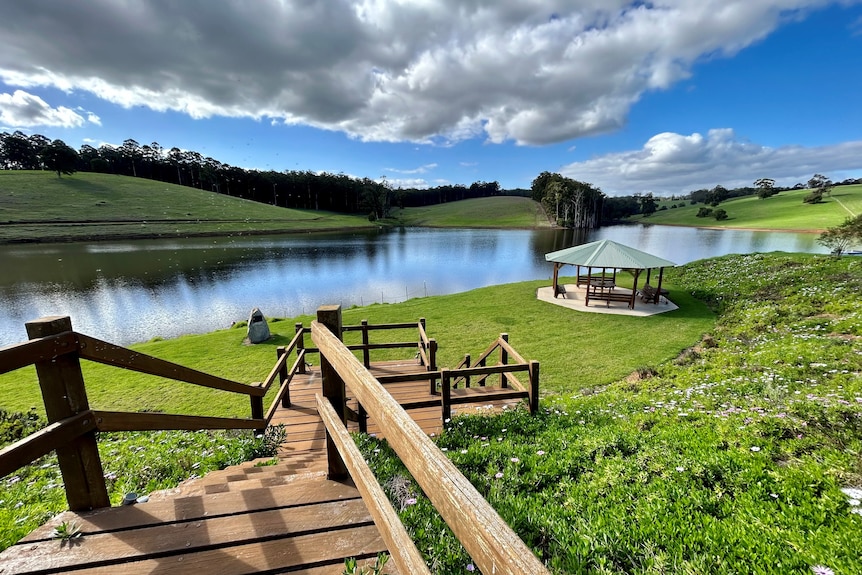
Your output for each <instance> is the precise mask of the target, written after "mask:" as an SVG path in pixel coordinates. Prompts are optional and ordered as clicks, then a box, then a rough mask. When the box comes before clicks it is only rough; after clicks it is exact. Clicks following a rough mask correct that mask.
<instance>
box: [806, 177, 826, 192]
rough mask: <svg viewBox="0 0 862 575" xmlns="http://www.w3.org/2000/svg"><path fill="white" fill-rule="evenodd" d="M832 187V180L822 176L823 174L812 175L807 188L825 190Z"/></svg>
mask: <svg viewBox="0 0 862 575" xmlns="http://www.w3.org/2000/svg"><path fill="white" fill-rule="evenodd" d="M831 185H832V180H830V179H829V178H827V177H826V176H824V175H823V174H814V175H813V176H812V177H811V179H810V180H808V187H809V188H811V189H812V190H813V189H817V188H825V187H828V186H831Z"/></svg>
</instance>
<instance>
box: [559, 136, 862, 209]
mask: <svg viewBox="0 0 862 575" xmlns="http://www.w3.org/2000/svg"><path fill="white" fill-rule="evenodd" d="M860 157H862V140H860V141H855V142H844V143H841V144H836V145H832V146H818V147H805V146H782V147H779V148H770V147H767V146H762V145H760V144H756V143H753V142H749V141H746V140H744V139H741V138H739V137H737V136H736V134H735V133H734V131H733V130H731V129H727V128H723V129H715V130H710V131H709V132H708V133H707V134H706V135H705V136H704V135H702V134H698V133H694V134H689V135H683V134H674V133H670V132H665V133H662V134H656V135H655V136H653V137H652V138H650V139H649V140H648V141H647V142H646V143H645V144H644V146H643V147H642V148H641V149H640V150H631V151H626V152H620V153H613V154H606V155H604V156H601V157H597V158H593V159H590V160H586V161H583V162H575V163H572V164H569V165H567V166H564V167H563V168H562V169H561V170H560V173H561V174H562V175H564V176H566V177H569V178H573V179H576V180H580V181H585V182H590V183H592V184H593V185H596V186H599V187H600V188H602V190H603V191H604V192H605V193H607V194H608V195H627V194H635V193H647V192H652V193H655V194H660V195H671V194H680V193H687V192H690V191H692V190H697V189H702V188H713V187H715V186H716V185H718V184H721V185H723V186H725V187H728V188H735V187H741V186H750V185H752V183H753V182H754V180H756V179H758V178H772V179H774V180H775V181H776V183H777V184H778V185H782V186H792V185H794V184H795V183H797V182H800V181H802V182H805V181H807V180H808V179H809V178H810V177H811V176H812V175H813V174H814V173H815V172H821V173H828V174H834V173H836V172H837V173H841V172H842V171H845V170H857V169H858V167H859V158H860ZM833 177H834V176H833Z"/></svg>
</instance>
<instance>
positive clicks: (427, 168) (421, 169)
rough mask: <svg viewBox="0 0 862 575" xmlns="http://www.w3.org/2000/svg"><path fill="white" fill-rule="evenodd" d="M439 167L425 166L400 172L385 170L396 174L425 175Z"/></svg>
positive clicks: (433, 165)
mask: <svg viewBox="0 0 862 575" xmlns="http://www.w3.org/2000/svg"><path fill="white" fill-rule="evenodd" d="M436 167H437V164H425V165H424V166H419V167H418V168H413V169H412V170H399V169H396V168H384V169H385V170H386V171H387V172H394V173H396V174H425V173H427V172H429V171H430V170H433V169H434V168H436Z"/></svg>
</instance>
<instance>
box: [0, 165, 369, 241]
mask: <svg viewBox="0 0 862 575" xmlns="http://www.w3.org/2000/svg"><path fill="white" fill-rule="evenodd" d="M368 225H369V222H368V220H367V219H365V218H362V217H359V216H351V215H345V214H335V213H328V212H315V211H312V210H294V209H287V208H277V207H273V206H270V205H267V204H262V203H259V202H252V201H250V200H244V199H241V198H234V197H230V196H226V195H221V194H216V193H213V192H205V191H202V190H196V189H194V188H189V187H185V186H178V185H175V184H167V183H164V182H158V181H154V180H147V179H143V178H132V177H128V176H115V175H111V174H96V173H83V172H82V173H78V174H75V175H72V176H64V177H62V178H58V177H57V176H56V174H54V173H52V172H43V171H32V172H31V171H14V170H0V243H9V242H29V241H42V242H49V241H89V240H94V239H117V238H124V239H125V238H158V237H188V236H205V235H242V234H249V233H283V232H296V231H323V230H337V229H342V228H348V227H367V226H368Z"/></svg>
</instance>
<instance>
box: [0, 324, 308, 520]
mask: <svg viewBox="0 0 862 575" xmlns="http://www.w3.org/2000/svg"><path fill="white" fill-rule="evenodd" d="M26 328H27V335H28V336H29V337H30V338H31V339H30V341H28V342H25V343H20V344H16V345H11V346H8V347H4V348H2V349H0V374H2V373H7V372H10V371H14V370H16V369H19V368H22V367H25V366H28V365H34V366H35V368H36V374H37V376H38V379H39V386H40V387H41V391H42V399H43V402H44V404H45V414H46V416H47V418H48V426H47V427H45V428H44V429H42V430H40V431H38V432H36V433H34V434H32V435H30V436H28V437H25V438H23V439H21V440H19V441H17V442H15V443H13V444H11V445H8V446H6V447H5V448H3V449H2V450H0V477H4V476H6V475H8V474H10V473H13V472H15V471H16V470H18V469H20V468H21V467H23V466H25V465H28V464H30V463H32V462H33V461H35V460H36V459H38V458H39V457H42V456H43V455H46V454H48V453H50V452H51V451H56V452H57V460H58V463H59V466H60V472H61V474H62V476H63V483H64V486H65V489H66V499H67V501H68V503H69V508H70V509H71V510H73V511H80V510H86V509H93V508H97V507H107V506H109V505H110V502H109V500H108V494H107V489H106V486H105V478H104V473H103V470H102V463H101V459H100V457H99V451H98V449H97V446H96V436H95V434H96V432H97V431H151V430H167V429H172V430H200V429H254V430H257V431H262V430H263V429H264V428H265V427H266V426H267V425H268V424H269V422H270V421H271V419H272V416H273V414H274V413H275V410H276V408H277V407H278V402H279V400H280V399H281V398H282V396H283V395H286V394H287V391H288V386H289V383H290V379H291V378H292V377H293V375H294V374H295V373H296V372H298V371H299V369H300V367H299V365H302V366H303V367H304V365H305V364H304V363H303V362H304V359H305V355H304V352H302V351H300V353H299V354H298V355H299V357H298V358H297V362H295V363H294V364H293V367H291V368H290V369H288V368H287V364H286V361H287V357H288V353H289V352H290V351H292V350H293V349H294V348H296V347H297V345H299V341H300V339H301V338H300V337H299V336H297V337H295V338H294V340H293V341H292V342H291V344H290V345H289V346H287V347H285V348H282V351H279V354H278V362H277V363H276V365H275V367H273V369H272V371H271V372H270V374H269V375H268V377H267V378H266V380H264V381H263V382H262V383H255V384H251V385H249V384H244V383H239V382H236V381H231V380H229V379H224V378H221V377H217V376H214V375H209V374H207V373H203V372H200V371H197V370H194V369H191V368H188V367H185V366H182V365H178V364H175V363H171V362H169V361H165V360H162V359H158V358H156V357H152V356H149V355H146V354H143V353H140V352H137V351H133V350H129V349H126V348H124V347H120V346H117V345H114V344H111V343H108V342H104V341H101V340H98V339H96V338H93V337H90V336H87V335H84V334H80V333H77V332H75V331H73V330H72V322H71V320H70V319H69V318H68V317H48V318H42V319H39V320H36V321H33V322H29V323H27V324H26ZM81 359H86V360H90V361H94V362H98V363H103V364H106V365H110V366H114V367H119V368H123V369H128V370H132V371H137V372H140V373H146V374H149V375H155V376H159V377H165V378H168V379H172V380H175V381H180V382H184V383H188V384H191V385H197V386H202V387H207V388H210V389H217V390H221V391H227V392H231V393H238V394H242V395H246V396H248V398H249V401H250V404H251V417H249V418H247V419H242V418H229V417H207V416H199V415H173V414H165V413H129V412H114V411H98V410H92V409H90V406H89V402H88V399H87V391H86V386H85V383H84V376H83V373H82V371H81V364H80V360H81ZM276 378H279V380H280V387H279V390H278V393H277V394H276V395H275V398H274V399H273V402H272V406H271V407H270V408H269V410H268V411H267V413H266V414H264V409H263V398H264V396H265V395H267V392H268V391H269V389H270V387H271V386H272V385H273V383H274V382H275V380H276Z"/></svg>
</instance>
